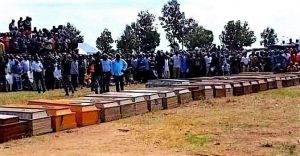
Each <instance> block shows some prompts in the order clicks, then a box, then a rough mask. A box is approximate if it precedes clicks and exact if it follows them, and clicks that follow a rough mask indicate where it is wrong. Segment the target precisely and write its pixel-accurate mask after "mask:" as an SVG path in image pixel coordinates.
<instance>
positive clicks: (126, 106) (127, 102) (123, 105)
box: [81, 94, 135, 118]
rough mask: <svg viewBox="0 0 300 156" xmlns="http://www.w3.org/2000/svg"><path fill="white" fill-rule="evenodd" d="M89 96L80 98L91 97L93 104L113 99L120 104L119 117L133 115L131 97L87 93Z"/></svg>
mask: <svg viewBox="0 0 300 156" xmlns="http://www.w3.org/2000/svg"><path fill="white" fill-rule="evenodd" d="M89 96H90V97H81V98H82V99H93V100H92V101H93V102H95V105H97V103H99V102H101V101H103V100H104V101H114V102H116V103H118V105H119V106H120V114H121V118H127V117H130V116H134V115H135V102H133V101H132V98H118V97H103V96H101V95H100V94H93V95H89Z"/></svg>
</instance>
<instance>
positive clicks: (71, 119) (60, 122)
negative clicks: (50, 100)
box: [10, 105, 77, 132]
mask: <svg viewBox="0 0 300 156" xmlns="http://www.w3.org/2000/svg"><path fill="white" fill-rule="evenodd" d="M10 107H13V108H25V109H26V108H30V109H46V110H47V113H48V115H49V116H50V117H51V126H52V129H53V131H55V132H57V131H62V130H67V129H72V128H76V127H77V123H76V116H75V113H74V112H72V111H71V110H70V107H67V106H39V105H25V106H10Z"/></svg>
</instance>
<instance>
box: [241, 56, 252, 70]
mask: <svg viewBox="0 0 300 156" xmlns="http://www.w3.org/2000/svg"><path fill="white" fill-rule="evenodd" d="M249 64H250V58H249V57H247V53H244V54H243V56H242V58H241V65H242V71H243V72H249Z"/></svg>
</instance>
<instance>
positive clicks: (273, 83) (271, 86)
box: [267, 78, 276, 89]
mask: <svg viewBox="0 0 300 156" xmlns="http://www.w3.org/2000/svg"><path fill="white" fill-rule="evenodd" d="M267 83H268V88H269V89H276V80H275V79H272V78H268V79H267Z"/></svg>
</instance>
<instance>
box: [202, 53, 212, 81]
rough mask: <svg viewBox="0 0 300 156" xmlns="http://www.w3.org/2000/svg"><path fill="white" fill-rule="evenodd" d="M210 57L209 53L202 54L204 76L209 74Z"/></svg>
mask: <svg viewBox="0 0 300 156" xmlns="http://www.w3.org/2000/svg"><path fill="white" fill-rule="evenodd" d="M211 60H212V57H211V56H210V55H209V53H207V54H206V55H205V56H204V61H205V66H206V74H205V75H206V76H208V75H209V71H210V63H211Z"/></svg>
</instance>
